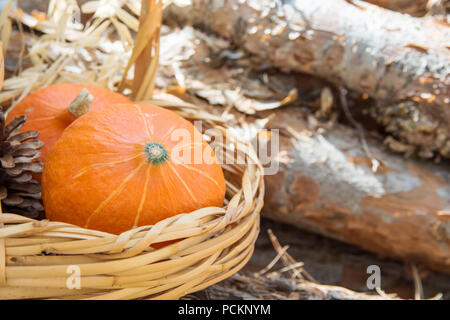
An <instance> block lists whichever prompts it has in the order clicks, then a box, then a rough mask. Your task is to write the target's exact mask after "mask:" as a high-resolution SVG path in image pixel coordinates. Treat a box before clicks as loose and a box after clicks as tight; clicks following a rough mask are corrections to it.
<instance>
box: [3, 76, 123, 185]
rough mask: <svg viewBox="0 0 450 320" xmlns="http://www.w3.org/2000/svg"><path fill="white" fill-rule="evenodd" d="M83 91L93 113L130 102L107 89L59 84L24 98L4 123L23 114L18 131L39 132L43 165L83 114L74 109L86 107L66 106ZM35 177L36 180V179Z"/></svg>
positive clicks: (81, 104) (84, 105) (75, 84)
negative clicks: (56, 143)
mask: <svg viewBox="0 0 450 320" xmlns="http://www.w3.org/2000/svg"><path fill="white" fill-rule="evenodd" d="M83 89H87V91H88V92H89V93H90V95H91V96H92V101H89V103H90V108H91V109H92V110H100V109H103V108H104V107H107V106H109V105H111V104H117V103H131V100H129V99H128V98H126V97H125V96H123V95H121V94H119V93H116V92H113V91H110V90H108V89H104V88H100V87H96V86H92V85H85V84H77V83H60V84H54V85H51V86H48V87H45V88H41V89H38V90H36V91H34V92H33V93H31V94H29V95H27V96H26V97H25V98H23V99H22V100H21V101H19V102H18V103H17V104H16V105H15V106H14V107H13V108H12V109H11V110H10V111H9V113H8V116H7V118H6V122H7V123H8V122H9V121H11V120H12V119H14V117H16V116H21V115H26V117H27V121H26V123H25V125H24V126H23V127H22V128H21V129H20V131H21V132H25V131H29V130H39V140H41V141H43V142H44V147H43V148H42V149H41V150H40V152H41V154H42V156H41V158H40V160H41V161H42V162H44V161H45V157H46V155H47V153H48V152H49V151H50V149H51V148H52V146H53V145H54V144H55V142H56V140H58V138H59V137H60V136H61V134H62V132H63V131H64V129H65V128H66V127H67V126H69V125H70V124H71V123H72V122H73V121H74V120H75V119H76V117H77V116H79V115H80V114H81V113H82V112H81V113H80V110H77V109H76V108H77V107H79V106H81V107H86V104H83V103H80V104H77V105H75V104H72V105H73V106H75V110H71V111H69V105H71V103H72V102H74V100H75V98H77V97H78V96H79V94H80V92H81V91H82V90H83ZM81 102H83V101H81ZM77 112H78V113H79V114H77ZM36 178H38V179H39V177H38V176H36Z"/></svg>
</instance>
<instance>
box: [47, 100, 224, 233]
mask: <svg viewBox="0 0 450 320" xmlns="http://www.w3.org/2000/svg"><path fill="white" fill-rule="evenodd" d="M199 155H201V156H199ZM42 195H43V201H44V207H45V210H46V217H47V218H49V219H50V220H57V221H62V222H68V223H71V224H75V225H79V226H82V227H85V228H90V229H96V230H101V231H106V232H110V233H115V234H118V233H120V232H123V231H125V230H129V229H131V228H133V227H134V226H141V225H152V224H155V223H156V222H158V221H160V220H162V219H165V218H168V217H171V216H174V215H176V214H179V213H188V212H191V211H193V210H196V209H199V208H202V207H207V206H222V204H223V200H224V196H225V179H224V175H223V171H222V168H221V166H220V164H219V163H218V161H217V158H216V156H215V155H214V152H213V150H212V148H211V147H210V146H209V145H208V143H207V142H206V141H205V140H203V138H202V135H201V133H200V132H199V131H198V130H197V129H196V128H195V127H194V126H193V125H192V124H191V123H190V122H189V121H187V120H185V119H183V118H182V117H180V116H179V115H177V114H176V113H174V112H172V111H169V110H166V109H163V108H160V107H156V106H153V105H149V104H120V105H113V106H110V107H109V108H105V109H103V110H102V111H90V112H89V113H87V114H86V115H84V116H82V117H80V118H78V119H77V120H75V121H74V122H73V123H72V125H71V126H70V127H68V128H67V129H66V130H65V131H64V132H63V134H62V135H61V137H60V139H59V140H58V141H57V142H56V144H55V145H54V147H53V148H52V150H51V151H50V153H49V155H48V157H47V161H46V162H45V163H44V172H43V176H42Z"/></svg>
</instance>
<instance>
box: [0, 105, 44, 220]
mask: <svg viewBox="0 0 450 320" xmlns="http://www.w3.org/2000/svg"><path fill="white" fill-rule="evenodd" d="M25 121H26V116H20V117H15V118H14V119H13V120H12V121H11V122H10V123H8V124H7V125H6V126H5V115H4V113H3V112H2V111H1V110H0V200H1V203H2V210H3V212H10V213H17V214H21V215H23V216H26V217H30V218H34V219H39V218H43V217H42V212H43V210H44V207H43V206H42V202H41V185H40V184H39V182H37V181H36V180H34V179H33V177H32V175H31V173H41V172H42V168H43V164H42V162H40V161H36V159H39V158H40V157H41V153H40V152H38V150H39V149H40V148H42V147H43V146H44V143H43V142H42V141H39V140H36V138H37V136H38V135H39V131H37V130H32V131H26V132H22V133H19V130H20V128H21V127H22V126H23V125H24V124H25Z"/></svg>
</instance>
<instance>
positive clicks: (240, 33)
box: [165, 0, 450, 158]
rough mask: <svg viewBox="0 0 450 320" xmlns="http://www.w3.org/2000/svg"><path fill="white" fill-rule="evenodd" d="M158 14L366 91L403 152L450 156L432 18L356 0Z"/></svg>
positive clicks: (445, 58) (216, 4) (443, 55)
mask: <svg viewBox="0 0 450 320" xmlns="http://www.w3.org/2000/svg"><path fill="white" fill-rule="evenodd" d="M165 21H166V22H171V21H175V22H177V23H178V24H183V25H184V24H194V25H198V26H202V27H203V28H205V29H208V30H210V31H212V32H214V33H216V34H217V35H220V36H221V37H224V38H226V39H231V40H232V41H233V42H234V43H235V44H236V45H237V46H239V47H241V48H243V49H245V50H246V51H248V52H250V53H252V54H254V55H256V56H258V57H259V58H260V61H261V63H263V64H270V65H273V66H275V67H278V68H280V69H281V70H282V71H285V72H305V73H309V74H313V75H316V76H320V77H323V78H325V79H327V80H330V81H332V82H334V83H335V84H337V85H345V86H346V87H348V88H350V89H353V90H356V91H358V92H361V93H366V94H368V95H369V96H371V97H373V98H375V99H377V101H379V107H378V108H376V110H375V117H376V118H377V119H378V121H379V122H380V123H382V124H383V125H384V126H385V127H386V129H387V131H388V132H390V133H392V135H393V136H394V137H395V138H396V139H397V140H398V142H399V143H400V144H403V145H405V146H406V147H409V148H407V149H408V150H409V152H408V153H418V154H420V155H421V156H423V157H425V158H430V157H433V156H443V157H450V107H449V103H450V100H449V87H450V77H449V73H450V50H449V48H450V28H448V26H446V25H444V24H443V23H441V22H438V21H437V20H436V19H433V18H414V17H411V16H409V15H405V14H401V13H398V12H394V11H390V10H386V9H383V8H381V7H378V6H375V5H371V4H368V3H366V2H362V1H345V0H323V1H314V0H302V1H294V0H284V1H273V0H272V1H271V0H263V1H252V0H244V1H242V0H228V1H223V0H222V1H221V0H193V1H192V4H191V5H190V6H185V7H177V6H176V5H170V6H169V7H168V8H166V10H165ZM405 105H406V107H405ZM397 119H399V121H397ZM394 149H395V150H399V149H400V148H394Z"/></svg>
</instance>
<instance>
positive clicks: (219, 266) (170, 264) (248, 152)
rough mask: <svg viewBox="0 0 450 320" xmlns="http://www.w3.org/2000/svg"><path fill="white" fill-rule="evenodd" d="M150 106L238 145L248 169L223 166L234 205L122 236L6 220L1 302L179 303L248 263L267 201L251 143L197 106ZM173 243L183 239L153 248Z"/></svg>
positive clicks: (1, 225)
mask: <svg viewBox="0 0 450 320" xmlns="http://www.w3.org/2000/svg"><path fill="white" fill-rule="evenodd" d="M146 102H151V103H153V104H156V105H159V106H163V107H166V108H168V109H170V110H173V111H174V112H176V113H178V114H179V115H181V116H182V117H184V118H186V119H188V120H190V121H194V120H201V121H204V122H205V123H206V124H207V127H209V128H214V129H216V130H217V131H218V132H220V133H221V134H222V135H223V136H224V138H225V139H224V141H233V142H234V145H235V148H236V151H237V152H238V153H240V154H241V156H242V157H243V158H242V159H241V160H244V164H239V165H238V164H231V165H228V164H227V165H223V169H224V171H225V172H228V173H230V174H231V176H233V177H238V178H239V179H240V181H239V184H238V185H236V182H235V181H228V180H227V194H228V197H227V198H228V199H229V201H228V203H226V205H224V207H221V208H219V207H207V208H202V209H199V210H195V211H193V212H191V213H183V214H179V215H177V216H174V217H170V218H167V219H164V220H162V221H160V222H158V223H156V224H155V225H152V226H142V227H138V228H134V229H131V230H128V231H126V232H123V233H121V234H120V235H113V234H109V233H105V232H101V231H96V230H91V229H85V228H82V227H78V226H74V225H70V224H67V223H62V222H58V221H49V220H42V221H37V220H33V219H30V218H26V217H23V216H20V215H15V214H10V213H3V214H0V299H21V298H22V299H31V298H61V299H142V298H145V299H178V298H180V297H182V296H184V295H186V294H189V293H191V292H195V291H198V290H201V289H203V288H206V287H208V286H210V285H212V284H214V283H217V282H219V281H221V280H223V279H225V278H227V277H229V276H231V275H232V274H234V273H235V272H237V271H239V270H240V269H241V268H242V267H243V266H244V265H245V264H246V263H247V262H248V260H249V259H250V257H251V255H252V253H253V250H254V244H255V241H256V238H257V235H258V232H259V213H260V211H261V209H262V206H263V198H264V180H263V174H264V173H263V167H262V165H261V163H260V161H259V160H258V157H257V155H256V153H255V151H254V149H253V147H252V145H251V144H250V143H249V142H244V141H242V140H240V139H239V138H237V137H236V136H233V137H232V139H228V140H227V138H229V135H232V133H231V132H230V130H227V124H226V122H225V121H224V120H223V119H221V118H220V117H218V116H215V115H213V114H210V113H209V112H207V111H205V110H203V109H201V108H200V107H198V106H195V105H192V104H190V103H186V102H178V101H175V102H174V101H156V100H152V101H146ZM205 129H206V128H205ZM175 239H182V240H179V241H178V242H175V243H172V244H169V245H167V246H165V247H162V248H159V249H153V248H150V245H151V244H153V243H157V242H162V241H168V240H175ZM71 268H72V269H73V270H75V271H77V272H79V274H78V273H77V274H75V273H76V272H75V271H73V270H72V269H71ZM72 271H73V272H72ZM74 275H76V276H77V278H74ZM68 281H72V282H70V283H69V282H68ZM77 281H78V282H77ZM78 285H79V286H78ZM71 286H74V287H75V288H76V290H73V289H71V288H72V287H71Z"/></svg>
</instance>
